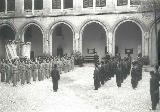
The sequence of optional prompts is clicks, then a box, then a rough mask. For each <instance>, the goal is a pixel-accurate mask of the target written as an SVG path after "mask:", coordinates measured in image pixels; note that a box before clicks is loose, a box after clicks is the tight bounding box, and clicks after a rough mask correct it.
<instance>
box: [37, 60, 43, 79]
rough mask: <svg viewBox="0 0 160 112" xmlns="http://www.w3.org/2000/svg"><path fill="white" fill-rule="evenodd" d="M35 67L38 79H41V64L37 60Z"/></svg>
mask: <svg viewBox="0 0 160 112" xmlns="http://www.w3.org/2000/svg"><path fill="white" fill-rule="evenodd" d="M37 68H38V80H39V81H41V80H42V70H41V64H40V62H39V61H38V63H37Z"/></svg>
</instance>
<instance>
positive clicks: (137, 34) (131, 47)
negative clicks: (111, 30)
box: [115, 21, 142, 59]
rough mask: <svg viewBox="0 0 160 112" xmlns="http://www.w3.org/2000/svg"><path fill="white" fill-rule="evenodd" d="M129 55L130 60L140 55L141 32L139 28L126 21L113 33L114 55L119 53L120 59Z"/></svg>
mask: <svg viewBox="0 0 160 112" xmlns="http://www.w3.org/2000/svg"><path fill="white" fill-rule="evenodd" d="M126 51H128V52H130V53H131V56H132V58H134V59H135V58H136V57H137V56H138V54H139V53H141V54H142V31H141V29H140V27H139V26H138V25H137V24H136V23H134V22H132V21H126V22H124V23H122V24H120V25H119V26H118V27H117V29H116V31H115V54H117V53H120V55H121V57H122V58H124V57H126V56H127V52H126Z"/></svg>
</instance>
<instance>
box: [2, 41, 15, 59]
mask: <svg viewBox="0 0 160 112" xmlns="http://www.w3.org/2000/svg"><path fill="white" fill-rule="evenodd" d="M5 48H6V55H7V59H16V58H18V56H17V45H16V43H15V42H14V41H9V42H8V43H7V44H6V45H5Z"/></svg>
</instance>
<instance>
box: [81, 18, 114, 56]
mask: <svg viewBox="0 0 160 112" xmlns="http://www.w3.org/2000/svg"><path fill="white" fill-rule="evenodd" d="M92 23H96V24H98V25H99V26H101V27H102V29H103V30H104V31H105V46H106V47H107V51H108V48H109V45H108V32H109V31H110V29H111V28H110V26H109V25H108V24H106V23H105V22H104V21H99V20H87V21H84V22H83V24H82V25H81V27H80V31H79V35H80V37H79V46H78V48H79V51H80V52H81V53H82V52H83V47H82V46H83V45H82V44H83V43H82V41H83V33H84V30H85V28H86V27H87V26H88V25H90V24H92ZM105 46H104V48H105Z"/></svg>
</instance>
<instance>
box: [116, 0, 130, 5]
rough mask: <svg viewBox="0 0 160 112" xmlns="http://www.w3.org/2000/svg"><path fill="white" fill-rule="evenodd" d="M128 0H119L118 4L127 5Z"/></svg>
mask: <svg viewBox="0 0 160 112" xmlns="http://www.w3.org/2000/svg"><path fill="white" fill-rule="evenodd" d="M127 4H128V0H117V6H123V5H127Z"/></svg>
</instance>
